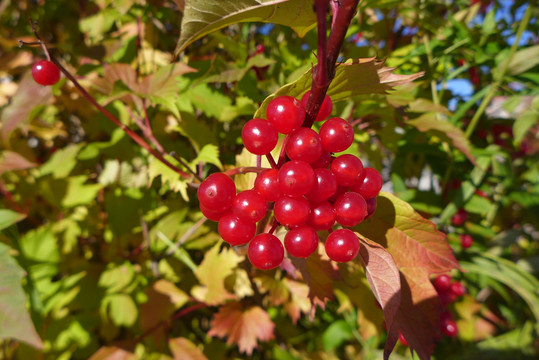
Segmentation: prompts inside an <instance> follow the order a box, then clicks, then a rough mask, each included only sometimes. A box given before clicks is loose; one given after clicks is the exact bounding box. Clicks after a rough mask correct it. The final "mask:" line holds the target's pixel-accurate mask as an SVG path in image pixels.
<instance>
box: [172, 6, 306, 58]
mask: <svg viewBox="0 0 539 360" xmlns="http://www.w3.org/2000/svg"><path fill="white" fill-rule="evenodd" d="M247 21H249V22H250V21H262V22H271V23H274V24H280V25H287V26H291V27H292V28H293V29H294V30H295V31H296V32H297V33H298V35H300V36H301V37H302V36H304V35H305V34H306V33H307V31H309V30H310V29H312V28H313V27H314V25H315V24H316V14H315V13H314V11H313V8H312V2H311V1H309V0H288V1H286V0H236V1H220V0H202V1H201V0H186V2H185V10H184V16H183V20H182V27H181V35H180V39H179V40H178V45H177V46H176V49H175V50H174V56H175V57H177V56H178V55H179V54H180V53H181V52H182V51H184V50H185V48H186V47H187V46H189V44H191V43H192V42H194V41H195V40H197V39H200V38H201V37H203V36H204V35H207V34H209V33H211V32H213V31H216V30H219V29H222V28H224V27H226V26H228V25H232V24H235V23H239V22H247Z"/></svg>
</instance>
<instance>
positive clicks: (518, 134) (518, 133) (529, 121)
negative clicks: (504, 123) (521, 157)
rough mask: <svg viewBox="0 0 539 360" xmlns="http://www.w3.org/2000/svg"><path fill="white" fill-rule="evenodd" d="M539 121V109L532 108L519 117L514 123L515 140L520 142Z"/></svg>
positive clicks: (517, 142)
mask: <svg viewBox="0 0 539 360" xmlns="http://www.w3.org/2000/svg"><path fill="white" fill-rule="evenodd" d="M537 122H539V111H537V110H535V109H530V110H528V111H526V112H525V113H524V114H522V115H521V116H519V117H518V119H517V120H516V121H515V123H514V124H513V134H514V141H515V143H516V144H520V143H521V142H522V140H523V139H524V137H525V136H526V134H527V133H528V131H529V130H530V129H531V128H532V127H533V126H534V125H535V124H537Z"/></svg>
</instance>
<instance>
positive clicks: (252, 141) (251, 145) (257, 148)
mask: <svg viewBox="0 0 539 360" xmlns="http://www.w3.org/2000/svg"><path fill="white" fill-rule="evenodd" d="M241 139H242V140H243V145H244V146H245V148H246V149H247V150H248V151H249V152H250V153H252V154H255V155H266V154H268V153H269V152H271V150H273V148H275V145H277V140H279V134H278V133H277V130H275V129H274V128H273V125H272V124H271V123H270V122H269V121H266V120H264V119H253V120H249V121H248V122H247V123H246V124H245V125H244V126H243V129H242V130H241Z"/></svg>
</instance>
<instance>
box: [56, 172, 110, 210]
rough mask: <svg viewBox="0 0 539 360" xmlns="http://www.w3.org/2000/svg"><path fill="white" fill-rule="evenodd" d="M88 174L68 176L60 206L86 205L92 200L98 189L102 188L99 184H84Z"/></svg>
mask: <svg viewBox="0 0 539 360" xmlns="http://www.w3.org/2000/svg"><path fill="white" fill-rule="evenodd" d="M86 180H88V176H86V175H79V176H73V177H70V178H69V179H68V180H67V189H66V194H65V196H64V198H63V199H62V206H64V207H66V208H70V207H74V206H77V205H86V204H90V203H91V202H93V201H94V200H95V198H96V196H97V193H98V192H99V190H101V189H102V188H103V186H102V185H101V184H85V182H86Z"/></svg>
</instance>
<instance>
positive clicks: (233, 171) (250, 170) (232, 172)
mask: <svg viewBox="0 0 539 360" xmlns="http://www.w3.org/2000/svg"><path fill="white" fill-rule="evenodd" d="M267 169H268V168H263V167H255V166H242V167H238V168H234V169H230V170H226V171H223V174H225V175H228V176H234V175H240V174H247V173H261V172H262V171H264V170H267Z"/></svg>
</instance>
